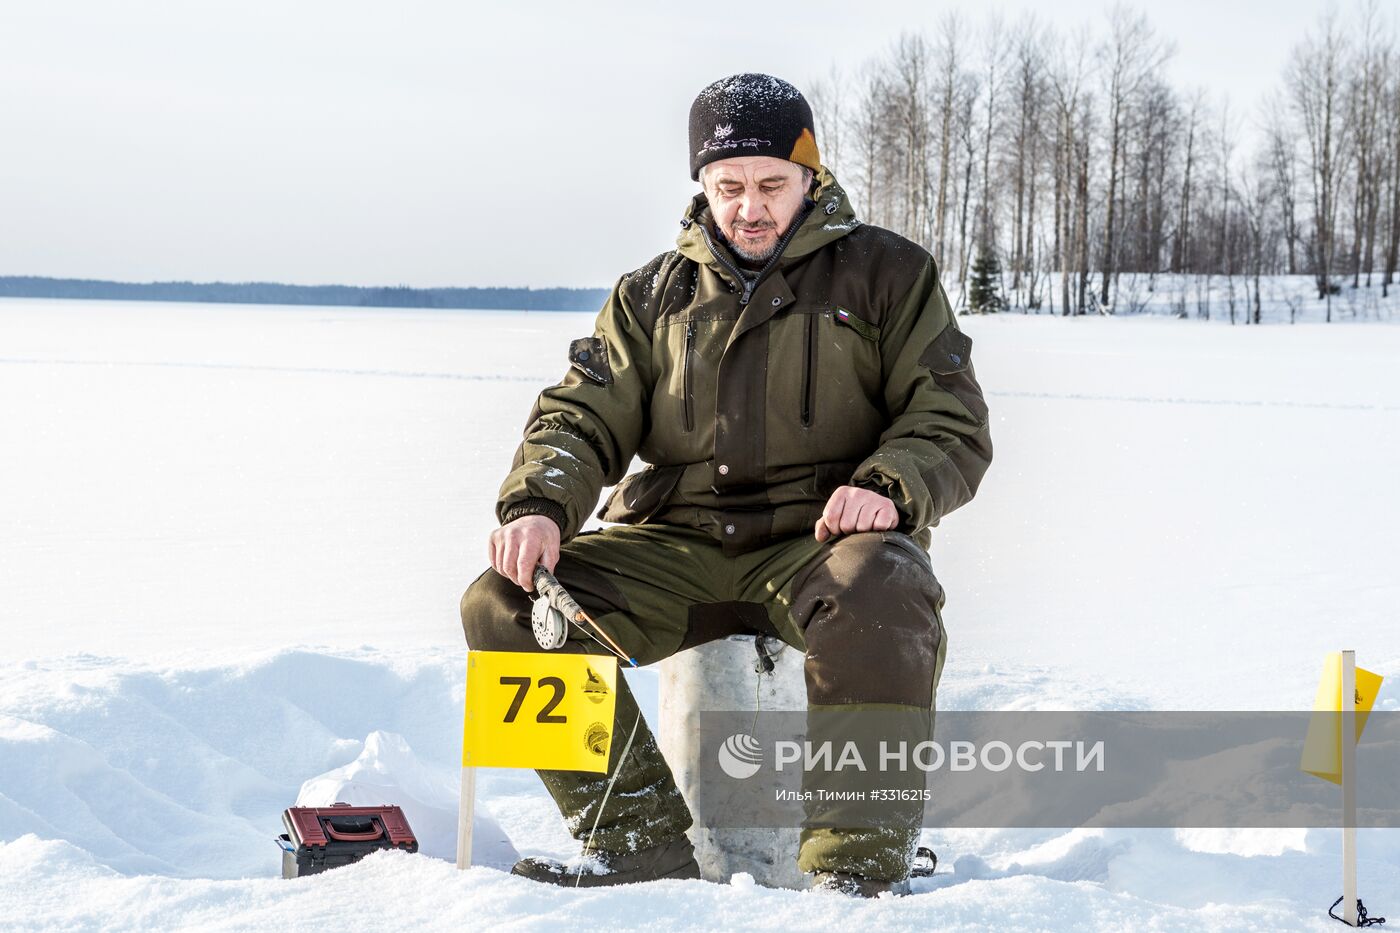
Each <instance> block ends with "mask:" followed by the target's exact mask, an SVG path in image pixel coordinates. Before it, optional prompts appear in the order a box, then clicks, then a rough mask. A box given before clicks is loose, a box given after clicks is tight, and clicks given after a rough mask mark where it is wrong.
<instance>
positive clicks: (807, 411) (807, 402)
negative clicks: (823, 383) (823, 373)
mask: <svg viewBox="0 0 1400 933" xmlns="http://www.w3.org/2000/svg"><path fill="white" fill-rule="evenodd" d="M802 317H803V338H804V339H805V340H806V343H807V358H806V361H805V363H804V365H803V367H802V426H803V427H804V428H809V427H811V426H812V388H813V383H814V381H815V377H816V372H815V370H816V366H817V360H816V356H817V341H816V327H815V326H813V323H812V319H813V318H815V317H816V315H815V314H804V315H803V316H802Z"/></svg>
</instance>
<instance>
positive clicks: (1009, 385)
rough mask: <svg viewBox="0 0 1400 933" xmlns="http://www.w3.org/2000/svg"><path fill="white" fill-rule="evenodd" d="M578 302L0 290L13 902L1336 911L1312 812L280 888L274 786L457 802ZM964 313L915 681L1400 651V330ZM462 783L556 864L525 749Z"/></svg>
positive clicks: (1231, 686) (1218, 680) (1167, 681)
mask: <svg viewBox="0 0 1400 933" xmlns="http://www.w3.org/2000/svg"><path fill="white" fill-rule="evenodd" d="M591 320H592V315H591V314H565V313H548V312H530V313H526V312H440V311H439V312H423V311H407V310H405V311H396V310H354V309H340V308H295V309H293V308H270V307H243V306H214V305H168V304H137V303H115V302H114V303H106V302H60V301H20V300H0V425H3V426H4V429H5V437H6V444H5V451H4V455H3V457H2V458H0V489H3V490H4V491H3V493H0V527H3V528H4V529H5V532H6V533H5V534H4V535H3V537H0V630H3V632H4V638H3V639H0V897H2V898H3V899H4V900H5V901H6V902H7V903H10V904H19V905H23V906H22V907H17V908H15V909H14V910H13V911H12V912H11V914H10V916H12V917H13V916H30V917H32V918H34V923H35V924H36V925H39V926H42V925H45V924H47V925H51V926H53V927H54V928H65V929H75V928H83V927H107V926H111V927H121V926H130V927H133V928H135V927H143V928H157V927H164V926H170V925H190V926H194V925H199V926H204V927H209V928H218V927H220V925H223V926H227V927H229V928H235V927H238V928H242V927H253V926H269V925H275V926H278V927H282V928H286V929H300V928H301V925H308V924H309V921H308V919H307V918H309V917H310V916H311V915H313V914H317V913H320V914H321V916H320V921H325V920H326V917H327V916H329V917H330V918H332V920H333V925H334V924H340V925H341V928H346V929H349V928H356V924H357V923H363V919H362V918H361V919H360V920H356V919H355V917H356V916H357V915H356V914H355V913H354V912H353V911H351V909H350V908H349V907H348V906H347V904H346V902H348V901H353V900H354V896H353V894H352V892H354V891H358V890H363V887H362V886H365V885H372V886H377V887H378V889H380V890H387V891H390V892H399V893H401V894H403V895H404V896H403V898H401V899H400V904H401V905H402V907H403V913H402V917H401V922H402V923H403V924H404V925H407V924H409V923H421V924H426V925H428V926H431V927H438V926H441V927H442V928H447V927H449V926H457V927H460V926H461V925H462V923H463V922H466V921H473V920H474V921H476V922H478V923H480V922H507V921H511V922H518V923H523V924H524V925H526V926H529V927H531V928H535V927H538V928H551V929H554V928H557V927H558V925H559V924H564V923H567V924H577V923H579V922H581V921H582V922H594V923H599V924H606V925H609V926H618V927H627V926H628V925H629V924H631V925H635V926H638V927H640V926H646V925H654V924H656V923H664V924H666V925H668V926H670V927H672V928H674V929H702V928H719V927H730V928H733V927H753V928H769V927H771V928H778V927H782V928H785V929H786V928H790V927H791V926H792V925H793V924H794V923H802V922H809V921H810V922H811V923H813V924H814V925H829V924H834V923H850V924H855V925H858V926H861V927H864V928H871V929H904V928H910V927H915V926H917V927H920V928H927V927H928V926H929V925H930V924H933V923H937V924H938V925H939V926H940V927H951V928H956V927H963V926H966V927H968V928H971V927H982V926H986V925H990V924H993V923H995V924H1009V925H1011V926H1020V925H1034V926H1038V927H1048V928H1056V929H1058V928H1066V929H1068V928H1075V927H1080V926H1118V925H1127V926H1134V927H1142V926H1147V925H1155V926H1157V927H1160V928H1180V929H1198V928H1201V927H1220V928H1229V927H1243V926H1250V927H1270V926H1296V925H1299V924H1303V923H1308V924H1312V923H1314V921H1316V922H1317V923H1318V925H1319V928H1326V927H1325V925H1323V924H1325V923H1331V921H1327V920H1326V916H1325V907H1326V905H1327V904H1328V903H1330V902H1331V900H1332V899H1333V898H1334V897H1335V896H1336V892H1334V891H1333V889H1334V888H1336V887H1337V886H1338V883H1339V882H1338V881H1337V879H1336V875H1337V866H1336V862H1337V858H1336V855H1335V852H1336V849H1337V848H1338V845H1339V842H1338V838H1339V837H1338V834H1336V833H1334V832H1330V831H1321V830H1309V831H1301V830H1299V831H1288V832H1282V831H1279V832H1273V833H1259V832H1255V833H1234V834H1221V833H1207V832H1201V831H1198V832H1194V833H1193V832H1179V833H1172V832H1170V831H1154V832H1130V831H1108V832H1104V831H1093V832H1090V831H1075V832H1070V833H1061V832H1054V831H997V832H988V833H975V834H974V833H969V832H965V831H963V832H946V833H943V832H929V833H928V837H929V838H928V839H927V840H926V842H928V843H930V844H932V845H934V847H935V848H936V849H938V851H939V853H940V858H941V862H942V865H943V866H948V867H949V869H950V870H949V871H948V873H946V874H944V873H940V876H938V877H937V878H935V879H932V880H931V881H928V882H921V884H922V885H924V887H922V888H918V889H916V890H923V891H926V892H928V893H927V894H926V895H925V896H920V897H915V898H909V899H905V900H903V901H897V902H896V901H890V902H885V901H882V902H879V903H877V904H863V905H858V904H845V903H835V904H834V903H832V902H831V901H830V900H828V899H818V898H812V897H808V896H805V895H798V894H792V893H787V892H769V891H765V890H763V889H758V888H754V887H752V886H751V885H748V886H746V885H745V884H744V881H743V879H742V878H740V879H738V880H736V882H735V884H733V885H730V886H715V885H708V884H704V883H701V882H668V883H666V884H664V885H656V886H650V887H646V888H639V889H636V890H622V891H607V892H601V893H600V892H594V893H574V892H560V891H541V890H539V889H537V888H533V887H530V886H529V883H528V882H524V881H518V880H516V879H513V878H509V877H506V876H504V875H501V874H499V873H496V872H493V871H491V870H490V869H483V870H482V871H481V872H475V871H474V872H471V873H468V875H467V876H458V875H457V874H456V873H455V871H453V870H452V869H451V867H450V866H449V865H447V864H445V863H443V862H441V861H438V860H436V859H434V858H431V857H429V856H431V855H446V854H447V853H443V852H429V853H427V854H425V855H423V856H418V857H399V856H394V857H376V858H373V859H371V860H369V861H367V862H366V863H364V864H362V865H360V866H356V867H355V868H353V869H348V870H345V871H343V872H336V873H334V874H333V875H331V876H326V877H325V878H323V879H318V880H316V881H311V882H305V883H298V884H292V883H287V884H283V883H281V882H280V881H276V880H273V879H272V876H273V875H275V873H276V871H277V851H276V849H275V847H274V846H272V844H271V842H270V841H269V839H270V836H271V835H272V834H273V833H275V832H276V831H278V829H277V827H278V824H279V816H280V811H281V809H282V808H283V807H285V806H288V805H290V803H291V802H292V800H293V799H294V798H295V796H296V793H297V789H298V788H299V787H300V785H301V783H302V782H303V781H305V780H308V779H311V778H313V777H316V776H318V775H321V774H323V773H325V772H327V771H331V770H333V769H336V768H341V767H343V766H347V765H349V764H350V763H352V762H356V761H357V760H358V761H359V762H360V764H361V766H363V767H365V768H370V769H373V768H375V767H378V768H380V769H381V770H384V771H389V772H395V773H396V775H397V776H398V778H399V779H400V781H401V783H400V786H401V787H407V786H408V785H409V784H412V785H413V786H414V787H420V788H423V789H422V790H421V793H420V796H422V797H423V798H424V800H423V801H422V803H423V805H424V807H425V808H426V809H425V810H424V812H425V813H427V812H428V811H432V813H433V814H436V815H434V816H431V817H425V819H430V820H435V821H440V820H442V819H450V813H449V812H448V811H446V810H443V809H442V808H443V807H448V808H450V806H451V801H450V800H448V801H446V802H444V801H443V800H442V799H441V797H442V793H443V792H442V787H443V786H444V785H443V782H444V781H446V782H448V785H450V782H451V781H452V780H455V774H454V771H453V769H454V767H455V765H454V762H455V760H456V755H457V742H458V741H459V735H460V730H459V724H460V719H459V716H460V706H459V704H460V702H461V695H462V694H461V689H462V688H461V676H462V674H461V669H462V651H463V646H462V644H461V632H460V627H459V624H458V620H457V600H458V598H459V596H460V594H461V591H462V590H463V588H464V587H465V586H466V584H467V583H468V582H470V580H471V579H472V578H473V577H475V576H476V575H477V574H478V573H480V572H481V571H482V570H483V569H485V567H486V544H485V541H486V535H487V533H488V532H489V531H490V529H491V528H492V527H493V526H494V524H495V521H494V517H493V504H494V501H495V494H496V489H497V486H498V484H499V482H500V480H501V479H502V478H503V476H504V474H505V472H506V470H507V468H508V465H509V460H510V456H511V454H512V452H513V450H514V447H515V444H516V442H517V440H518V437H519V433H520V430H521V428H522V427H523V424H524V420H525V417H526V415H527V413H528V411H529V407H530V403H531V401H532V399H533V396H534V394H535V393H536V392H537V391H538V390H539V389H540V388H541V387H543V386H544V385H547V384H550V383H552V382H554V381H555V380H557V379H558V378H559V377H560V376H561V375H562V374H563V372H564V370H565V367H566V359H565V351H566V349H567V345H568V341H569V339H571V338H574V337H579V336H585V335H587V334H588V333H591V328H592V324H591ZM962 324H963V327H964V329H965V330H966V331H967V332H968V333H969V334H971V335H972V337H973V339H974V341H975V344H976V348H975V351H974V354H973V358H974V361H975V363H976V365H977V372H978V376H979V378H980V380H981V382H982V384H983V386H984V388H985V389H986V390H987V395H988V401H989V403H990V405H991V408H992V413H993V440H994V443H995V446H996V458H995V461H994V463H993V465H992V469H991V471H990V472H989V474H988V476H987V479H986V482H985V484H984V485H983V487H982V490H981V493H980V494H979V497H978V499H977V500H976V501H974V502H973V503H972V504H971V505H969V506H968V507H966V508H965V509H963V510H962V511H960V512H958V513H956V514H954V515H953V516H951V517H950V518H949V519H948V520H947V521H945V522H944V524H943V526H942V527H941V528H940V529H938V530H937V531H936V532H935V536H934V543H933V547H932V555H933V559H934V566H935V570H936V572H937V573H938V575H939V577H940V579H941V580H942V582H943V583H944V586H945V587H946V589H947V591H948V605H947V610H946V615H945V619H946V622H947V626H948V630H949V645H950V649H949V661H948V667H947V669H946V672H945V674H944V680H943V689H942V690H941V691H940V696H939V701H940V702H939V705H940V708H955V709H956V708H961V709H1022V708H1077V709H1124V708H1150V709H1299V708H1306V707H1307V706H1308V705H1310V704H1311V701H1312V696H1313V691H1314V689H1315V687H1316V682H1317V676H1318V672H1319V669H1320V665H1321V659H1322V656H1323V655H1324V653H1326V652H1327V651H1332V650H1336V649H1338V648H1340V647H1355V648H1356V649H1357V651H1358V657H1359V662H1360V663H1361V664H1362V665H1363V666H1365V667H1368V668H1370V669H1372V670H1375V671H1378V672H1381V673H1385V674H1388V675H1390V676H1391V677H1392V678H1395V677H1400V627H1397V625H1396V621H1395V620H1396V616H1395V606H1396V605H1397V604H1400V573H1397V569H1396V567H1397V564H1396V554H1397V553H1400V530H1398V529H1400V523H1397V521H1396V515H1397V514H1400V494H1397V491H1396V488H1397V484H1396V476H1397V471H1398V470H1400V374H1397V373H1398V372H1400V367H1397V365H1396V364H1397V362H1400V328H1397V327H1394V326H1389V325H1385V324H1375V323H1344V324H1335V325H1330V326H1329V325H1321V324H1315V323H1307V324H1299V325H1296V326H1282V325H1270V326H1265V327H1259V328H1253V327H1251V328H1244V327H1233V328H1232V327H1229V326H1224V325H1220V324H1218V323H1215V322H1212V323H1210V324H1206V323H1202V322H1198V321H1194V320H1186V321H1181V320H1173V319H1171V318H1167V317H1161V316H1155V317H1141V318H1125V319H1103V318H1082V319H1071V320H1064V319H1058V318H1049V317H1035V316H1030V317H1023V316H1020V315H1007V316H1000V317H986V318H976V319H967V318H964V319H963V322H962ZM633 676H634V679H635V680H636V682H637V684H638V686H639V693H640V694H641V695H642V698H643V701H644V704H645V705H648V706H652V707H654V703H655V686H654V680H655V678H654V676H653V675H652V674H651V673H650V672H645V671H644V672H640V673H638V674H636V675H633ZM1397 696H1400V694H1397V692H1396V689H1395V685H1394V680H1393V679H1392V681H1391V682H1390V683H1389V684H1388V685H1387V686H1386V688H1385V690H1384V692H1383V694H1382V697H1381V700H1380V702H1379V705H1380V707H1381V708H1385V709H1397V708H1400V701H1397ZM374 733H381V736H379V737H374ZM388 735H392V736H397V737H400V738H401V739H402V740H403V741H402V743H396V742H395V741H393V740H390V739H386V738H385V736H388ZM385 749H393V750H394V752H393V755H392V756H390V755H389V754H388V752H386V751H384V750H385ZM391 776H394V775H391ZM482 787H483V799H484V800H485V801H486V802H487V805H488V806H489V808H490V809H491V810H492V811H493V812H494V814H495V816H496V817H497V819H499V821H500V822H501V825H502V826H503V828H504V829H505V830H506V831H507V832H508V833H509V834H510V836H511V839H512V841H513V842H514V843H515V845H516V846H517V848H518V849H519V850H520V851H521V852H523V853H527V854H528V853H535V852H550V853H553V854H557V855H565V854H569V852H570V851H571V847H572V843H571V841H570V840H569V839H568V837H567V835H566V834H565V833H564V831H563V829H562V827H561V826H560V825H559V823H558V820H557V818H556V817H555V815H554V812H553V808H552V805H551V804H550V803H549V801H548V799H547V797H546V796H545V795H544V793H543V790H542V789H541V788H540V786H539V784H538V782H537V781H536V780H535V778H534V776H533V775H531V774H528V773H523V774H522V773H513V772H493V773H490V774H488V775H486V776H485V778H484V780H483V785H482ZM439 805H440V806H439ZM434 808H436V809H434ZM425 828H426V829H431V830H434V831H437V830H441V829H442V827H441V826H440V825H438V823H436V822H435V823H433V824H432V825H431V826H429V827H425ZM448 829H450V826H449V827H448ZM420 834H422V830H420ZM1396 835H1397V834H1396V833H1393V832H1389V833H1378V832H1372V833H1363V836H1362V848H1361V852H1362V856H1363V865H1362V872H1361V875H1362V888H1361V890H1362V894H1363V897H1367V898H1368V901H1367V903H1368V906H1371V907H1372V910H1373V912H1375V913H1382V914H1383V913H1385V912H1386V911H1387V910H1389V911H1391V912H1392V913H1400V902H1396V901H1395V900H1394V895H1393V892H1395V891H1400V841H1397V840H1396V839H1395V838H1394V837H1395V836H1396ZM211 839H218V840H220V841H219V842H218V843H216V844H210V842H209V840H211ZM960 858H961V859H962V861H958V860H959V859H960ZM955 862H956V863H957V870H956V871H952V870H951V869H952V868H953V866H954V864H955ZM208 879H215V880H208ZM239 879H243V880H239ZM1368 892H1369V893H1368ZM1384 892H1390V893H1384ZM1373 902H1374V903H1373ZM1319 917H1320V918H1321V920H1320V921H1317V918H1319ZM342 921H344V922H343V923H342ZM372 926H373V925H372V924H370V925H368V926H366V927H365V928H370V927H372Z"/></svg>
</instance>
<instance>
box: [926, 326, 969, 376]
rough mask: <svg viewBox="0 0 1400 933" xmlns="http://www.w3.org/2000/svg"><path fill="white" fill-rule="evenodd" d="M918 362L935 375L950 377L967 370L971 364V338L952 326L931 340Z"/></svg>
mask: <svg viewBox="0 0 1400 933" xmlns="http://www.w3.org/2000/svg"><path fill="white" fill-rule="evenodd" d="M919 362H920V363H921V364H922V365H924V366H927V367H928V368H929V369H931V370H932V371H933V372H934V374H935V375H939V376H951V375H952V374H953V373H960V372H962V371H963V370H964V369H967V367H968V364H969V363H971V362H972V338H971V337H969V336H968V335H967V334H964V333H963V332H962V331H960V330H958V329H957V328H956V327H954V326H953V325H952V324H949V325H948V326H947V327H945V328H943V332H942V333H940V334H939V335H938V336H937V337H935V338H933V343H931V344H929V345H928V349H927V350H925V351H924V355H923V356H921V357H919Z"/></svg>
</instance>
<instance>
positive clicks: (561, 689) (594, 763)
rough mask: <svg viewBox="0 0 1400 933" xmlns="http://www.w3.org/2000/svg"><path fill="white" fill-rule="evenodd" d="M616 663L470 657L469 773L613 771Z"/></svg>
mask: <svg viewBox="0 0 1400 933" xmlns="http://www.w3.org/2000/svg"><path fill="white" fill-rule="evenodd" d="M616 704H617V659H616V658H612V657H608V656H606V655H594V654H541V653H538V652H527V651H469V652H467V702H466V712H465V716H464V726H463V734H462V767H464V768H546V769H548V770H551V771H593V772H597V773H600V774H601V773H604V772H606V771H607V770H608V751H609V749H610V748H611V747H612V738H613V736H612V723H613V710H614V708H615V707H616Z"/></svg>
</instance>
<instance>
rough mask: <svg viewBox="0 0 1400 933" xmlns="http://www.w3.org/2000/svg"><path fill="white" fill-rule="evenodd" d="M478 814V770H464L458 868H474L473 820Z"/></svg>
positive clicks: (460, 804) (458, 817) (459, 821)
mask: <svg viewBox="0 0 1400 933" xmlns="http://www.w3.org/2000/svg"><path fill="white" fill-rule="evenodd" d="M475 813H476V768H463V769H462V797H461V800H460V801H459V802H458V804H457V867H458V868H459V869H463V870H465V869H468V868H471V867H472V818H473V816H474V815H475Z"/></svg>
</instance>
